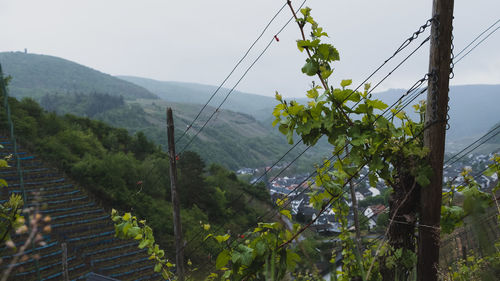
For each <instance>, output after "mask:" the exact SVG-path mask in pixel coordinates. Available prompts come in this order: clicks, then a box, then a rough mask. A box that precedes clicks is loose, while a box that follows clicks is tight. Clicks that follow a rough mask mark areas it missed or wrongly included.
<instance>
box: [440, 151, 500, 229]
mask: <svg viewBox="0 0 500 281" xmlns="http://www.w3.org/2000/svg"><path fill="white" fill-rule="evenodd" d="M490 160H491V161H492V163H491V164H490V165H488V168H487V170H486V171H485V172H484V174H485V175H486V176H493V175H494V174H496V177H497V178H498V177H499V176H500V155H498V154H495V155H494V156H493V158H491V159H490ZM470 172H471V170H469V169H464V170H463V171H462V172H461V174H460V176H461V177H462V178H463V182H462V183H461V184H459V185H453V184H452V183H451V182H449V183H448V186H449V191H445V192H443V205H442V206H441V228H442V230H443V233H451V232H453V230H454V229H455V228H457V227H460V226H462V224H463V222H464V218H465V217H467V216H469V215H477V214H482V213H484V212H485V210H486V209H487V208H488V207H489V205H490V204H492V203H493V200H494V198H493V197H492V194H496V193H497V191H498V190H499V189H500V183H499V182H497V184H496V186H494V187H493V189H492V193H491V194H489V193H486V192H484V191H481V190H480V185H479V184H478V183H477V182H476V181H475V180H474V177H473V176H472V175H471V174H470ZM456 194H461V195H463V204H462V205H459V204H457V203H456V202H455V195H456Z"/></svg>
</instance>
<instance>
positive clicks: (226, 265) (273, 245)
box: [205, 222, 300, 281]
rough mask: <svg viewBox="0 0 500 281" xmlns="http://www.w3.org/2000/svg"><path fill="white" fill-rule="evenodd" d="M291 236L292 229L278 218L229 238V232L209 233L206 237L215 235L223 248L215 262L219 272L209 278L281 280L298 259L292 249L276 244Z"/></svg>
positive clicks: (213, 237)
mask: <svg viewBox="0 0 500 281" xmlns="http://www.w3.org/2000/svg"><path fill="white" fill-rule="evenodd" d="M291 238H292V233H291V232H290V231H289V230H287V229H285V228H284V226H283V225H282V224H280V223H277V222H274V223H263V222H260V223H259V224H258V226H257V227H256V228H254V229H253V231H251V232H247V233H245V234H242V235H240V236H239V237H238V238H236V239H234V240H231V241H230V240H229V239H230V235H228V234H226V235H223V236H221V235H217V236H214V235H213V234H208V235H207V236H206V238H205V239H214V240H215V241H217V242H218V243H219V244H221V245H222V246H223V248H224V250H222V251H221V252H220V253H219V254H218V256H217V260H216V262H215V263H216V265H215V266H216V269H217V270H218V273H212V274H211V275H210V276H209V278H208V280H235V281H236V280H264V279H265V280H282V279H283V278H284V277H285V275H286V273H287V272H293V271H294V269H295V266H296V265H297V263H298V262H300V257H299V255H298V254H297V253H295V252H294V251H293V250H292V249H290V248H288V247H279V246H280V245H281V244H282V243H285V242H286V241H288V240H289V239H291ZM229 241H230V242H229ZM233 243H236V245H234V246H233V245H232V244H233Z"/></svg>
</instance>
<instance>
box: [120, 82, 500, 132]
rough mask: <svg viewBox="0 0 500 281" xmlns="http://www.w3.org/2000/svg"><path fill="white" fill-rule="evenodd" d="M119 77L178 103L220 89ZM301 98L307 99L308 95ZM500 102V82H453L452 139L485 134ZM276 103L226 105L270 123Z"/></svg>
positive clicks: (385, 95)
mask: <svg viewBox="0 0 500 281" xmlns="http://www.w3.org/2000/svg"><path fill="white" fill-rule="evenodd" d="M119 77H120V78H122V79H125V80H127V81H130V82H132V83H135V84H137V85H140V86H142V87H144V88H146V89H148V90H149V91H151V92H152V93H155V94H156V95H158V96H159V97H160V98H161V99H163V100H165V101H168V102H175V103H191V104H200V105H201V104H205V102H206V101H207V100H208V99H209V98H210V96H211V94H212V93H213V92H214V91H215V90H216V89H217V87H216V86H211V85H202V84H195V83H183V82H171V81H157V80H152V79H146V78H140V77H132V76H119ZM228 91H229V89H226V88H222V89H220V90H219V93H218V94H217V95H216V97H215V98H214V99H213V100H212V102H211V103H210V104H211V105H218V104H219V103H220V101H222V99H223V97H224V96H225V95H226V93H228ZM404 92H405V90H403V89H391V90H388V91H384V92H379V93H374V94H373V96H374V97H375V98H379V99H381V100H382V101H384V102H386V103H387V104H389V105H391V104H392V103H393V102H395V101H396V100H397V99H398V98H399V97H400V96H401V95H402V94H403V93H404ZM304 96H305V95H304ZM425 98H426V94H425V93H424V94H423V95H422V96H420V97H418V98H417V99H416V102H418V101H419V100H423V99H425ZM298 101H299V102H301V103H305V100H304V99H299V100H298ZM499 104H500V85H463V86H452V87H451V89H450V112H449V115H450V129H449V130H448V131H447V138H448V140H450V141H456V140H461V139H464V138H470V137H479V136H480V135H482V134H484V133H485V132H486V131H487V130H488V129H489V128H491V127H492V126H493V125H494V124H495V123H497V122H499V121H500V114H499V112H500V108H499V106H498V105H499ZM275 105H276V101H275V100H274V98H272V97H266V96H261V95H256V94H249V93H242V92H238V91H235V92H233V93H232V94H231V96H230V97H229V99H228V101H227V102H226V103H225V104H224V105H223V107H222V108H224V109H229V110H232V111H237V112H243V113H246V114H250V115H252V116H253V117H254V118H255V119H257V120H259V121H261V122H262V123H264V124H266V125H268V124H271V122H272V115H271V112H272V109H273V107H274V106H275ZM406 111H407V112H408V113H410V114H411V113H412V111H413V109H412V108H411V107H408V108H407V109H406Z"/></svg>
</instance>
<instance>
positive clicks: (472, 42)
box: [456, 19, 500, 57]
mask: <svg viewBox="0 0 500 281" xmlns="http://www.w3.org/2000/svg"><path fill="white" fill-rule="evenodd" d="M498 22H500V19H498V20H497V21H496V22H494V23H493V24H492V25H490V26H489V27H488V28H486V29H485V30H484V31H483V32H481V33H480V34H479V35H478V36H477V37H476V38H474V40H472V41H471V42H470V43H469V44H467V46H465V47H464V48H463V49H462V50H461V51H460V52H459V53H458V54H457V55H456V57H458V56H460V54H462V53H463V52H464V51H465V50H466V49H467V48H469V47H470V46H471V45H472V44H474V42H476V40H477V39H479V37H481V36H482V35H483V34H485V33H486V32H487V31H488V30H490V29H491V28H492V27H493V26H495V25H496V24H497V23H498Z"/></svg>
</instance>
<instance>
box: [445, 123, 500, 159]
mask: <svg viewBox="0 0 500 281" xmlns="http://www.w3.org/2000/svg"><path fill="white" fill-rule="evenodd" d="M498 128H500V124H498V125H497V126H496V127H495V128H493V129H491V130H490V131H488V132H487V133H486V134H484V135H483V136H481V137H480V138H479V139H477V140H475V141H474V142H472V143H471V144H469V145H468V146H467V147H465V148H464V149H462V150H461V151H459V152H458V153H455V155H453V156H452V157H451V158H449V159H448V160H446V161H445V163H447V162H450V161H451V160H452V159H453V158H455V157H457V156H458V155H460V154H461V153H463V152H465V151H466V150H467V149H469V148H470V147H472V146H473V145H475V144H476V143H478V142H481V143H480V144H479V145H477V146H476V147H475V148H473V149H472V150H471V151H469V152H467V153H465V154H464V155H462V156H460V157H459V158H457V159H456V160H455V161H453V162H452V163H450V164H448V165H447V166H445V167H444V169H446V168H448V167H450V166H451V165H453V164H455V163H456V162H458V161H459V160H460V159H462V158H463V157H465V156H466V155H467V154H469V153H470V152H472V151H474V150H475V149H476V148H477V147H479V146H481V145H482V144H484V143H485V142H487V141H489V140H490V139H492V138H493V137H495V136H497V135H498V134H499V133H500V131H498V132H496V133H495V134H494V135H492V136H489V137H488V138H487V139H486V140H483V138H486V137H487V136H488V135H489V134H491V133H493V132H494V131H495V130H497V129H498Z"/></svg>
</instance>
